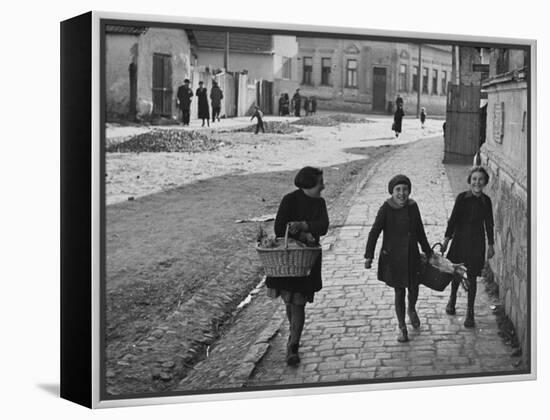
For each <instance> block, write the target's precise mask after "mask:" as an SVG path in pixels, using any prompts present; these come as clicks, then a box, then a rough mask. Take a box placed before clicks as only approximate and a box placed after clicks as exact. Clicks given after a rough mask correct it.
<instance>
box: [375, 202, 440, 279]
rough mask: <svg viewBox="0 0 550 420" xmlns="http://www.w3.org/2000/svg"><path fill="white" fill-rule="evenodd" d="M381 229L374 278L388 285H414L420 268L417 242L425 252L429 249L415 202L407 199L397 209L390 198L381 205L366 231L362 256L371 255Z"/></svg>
mask: <svg viewBox="0 0 550 420" xmlns="http://www.w3.org/2000/svg"><path fill="white" fill-rule="evenodd" d="M382 231H384V240H383V242H382V248H381V249H380V255H379V258H378V280H381V281H383V282H385V283H386V284H387V285H388V286H391V287H410V286H412V285H414V284H418V281H419V274H420V269H421V266H420V252H419V251H418V244H420V246H421V247H422V251H424V253H425V254H427V255H430V254H431V253H432V250H431V248H430V244H429V243H428V239H427V238H426V232H425V231H424V225H423V223H422V217H421V216H420V210H419V209H418V205H417V204H416V202H415V201H414V200H411V199H409V202H408V204H407V205H406V206H404V207H399V208H398V207H396V206H395V205H394V204H393V202H392V201H391V199H388V200H386V201H385V202H384V204H382V206H381V207H380V209H379V210H378V214H377V215H376V219H375V221H374V224H373V225H372V228H371V230H370V233H369V238H368V240H367V246H366V249H365V258H371V259H372V258H374V248H375V246H376V242H377V241H378V237H379V236H380V233H381V232H382Z"/></svg>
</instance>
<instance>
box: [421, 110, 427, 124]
mask: <svg viewBox="0 0 550 420" xmlns="http://www.w3.org/2000/svg"><path fill="white" fill-rule="evenodd" d="M425 122H426V108H421V109H420V124H421V127H422V128H424V123H425Z"/></svg>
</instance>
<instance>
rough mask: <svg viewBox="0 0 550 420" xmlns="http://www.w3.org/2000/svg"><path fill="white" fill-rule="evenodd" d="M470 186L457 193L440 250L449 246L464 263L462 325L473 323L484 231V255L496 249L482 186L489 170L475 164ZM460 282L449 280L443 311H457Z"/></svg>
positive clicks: (488, 201)
mask: <svg viewBox="0 0 550 420" xmlns="http://www.w3.org/2000/svg"><path fill="white" fill-rule="evenodd" d="M467 181H468V184H469V189H468V190H467V191H464V192H462V193H460V194H459V195H458V196H457V197H456V201H455V204H454V207H453V211H452V213H451V217H450V218H449V221H448V223H447V230H446V231H445V239H444V240H443V247H442V252H444V251H445V250H446V249H447V245H448V244H449V241H451V240H452V242H451V247H450V249H449V252H448V253H447V258H448V259H449V260H451V261H452V262H454V263H463V264H464V265H465V266H466V269H467V270H468V282H467V286H468V309H467V311H466V319H465V321H464V326H465V327H466V328H472V327H474V326H475V319H474V303H475V298H476V292H477V276H479V275H480V274H481V269H482V268H483V266H484V264H485V255H486V254H485V251H486V250H485V233H487V245H488V246H487V258H488V259H490V258H493V256H494V255H495V249H494V247H493V245H494V243H495V239H494V221H493V205H492V203H491V199H490V198H489V196H488V195H486V194H484V193H483V189H484V188H485V186H486V185H487V183H488V182H489V174H488V173H487V171H486V170H485V169H484V168H483V167H482V166H474V167H473V168H472V169H471V170H470V173H469V174H468V178H467ZM459 284H460V282H459V281H457V280H454V281H453V282H452V283H451V296H450V297H449V302H448V303H447V307H446V309H445V311H446V312H447V313H448V314H449V315H454V314H455V313H456V310H455V305H456V295H457V292H458V286H459Z"/></svg>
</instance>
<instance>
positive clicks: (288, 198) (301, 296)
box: [265, 166, 329, 366]
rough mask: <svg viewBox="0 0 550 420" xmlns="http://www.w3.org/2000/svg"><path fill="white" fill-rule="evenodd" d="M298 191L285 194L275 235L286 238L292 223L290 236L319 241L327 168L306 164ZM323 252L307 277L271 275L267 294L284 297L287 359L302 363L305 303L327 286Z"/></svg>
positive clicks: (324, 229)
mask: <svg viewBox="0 0 550 420" xmlns="http://www.w3.org/2000/svg"><path fill="white" fill-rule="evenodd" d="M294 185H296V187H298V189H297V190H295V191H293V192H291V193H289V194H287V195H285V196H284V197H283V199H282V201H281V203H280V205H279V210H278V211H277V216H276V218H275V226H274V227H275V235H276V236H278V237H283V236H284V235H285V229H286V226H287V224H289V235H290V236H291V237H292V238H294V239H297V240H299V241H301V242H305V243H306V244H309V245H312V244H315V245H317V244H319V240H320V237H321V236H323V235H326V233H327V231H328V226H329V219H328V212H327V205H326V203H325V200H324V198H322V197H321V191H323V189H324V188H325V185H324V182H323V171H322V170H320V169H318V168H313V167H310V166H306V167H304V168H302V169H300V171H299V172H298V174H297V175H296V177H295V179H294ZM321 266H322V254H320V255H319V257H318V258H317V260H316V261H315V263H314V265H313V268H312V269H311V272H310V274H309V275H308V276H306V277H267V278H266V282H265V283H266V286H267V288H268V289H267V293H268V295H269V296H271V297H278V296H281V298H282V299H283V301H284V302H285V305H286V315H287V318H288V322H289V324H290V336H289V338H288V343H287V354H286V362H287V364H288V365H291V366H293V365H297V364H298V363H300V357H299V354H298V349H299V345H300V338H301V336H302V331H303V328H304V322H305V305H306V303H307V302H310V303H311V302H313V298H314V295H315V292H318V291H319V290H321V288H322V287H323V284H322V278H321Z"/></svg>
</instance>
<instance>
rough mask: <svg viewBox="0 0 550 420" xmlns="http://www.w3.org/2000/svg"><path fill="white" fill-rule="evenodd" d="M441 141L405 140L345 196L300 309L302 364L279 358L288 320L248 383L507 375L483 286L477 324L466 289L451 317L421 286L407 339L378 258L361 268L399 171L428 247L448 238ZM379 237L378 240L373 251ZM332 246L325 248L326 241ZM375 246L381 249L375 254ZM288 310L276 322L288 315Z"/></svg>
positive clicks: (438, 297) (506, 355) (506, 352)
mask: <svg viewBox="0 0 550 420" xmlns="http://www.w3.org/2000/svg"><path fill="white" fill-rule="evenodd" d="M442 153H443V141H442V138H440V137H436V138H432V139H426V140H421V141H419V142H416V143H414V144H411V145H408V146H404V147H403V148H402V149H400V150H398V151H396V152H395V153H394V154H393V155H392V156H391V158H389V159H388V160H387V161H385V162H383V163H381V165H380V166H379V168H378V170H377V171H376V175H375V176H373V177H371V178H370V179H367V180H365V181H366V182H364V183H363V185H362V188H361V189H360V190H359V191H358V192H357V193H356V194H355V196H354V198H353V199H352V202H351V207H350V211H349V215H348V217H347V220H346V222H345V225H344V226H343V227H341V228H340V229H338V231H337V233H336V236H335V237H334V238H330V237H327V238H326V239H325V241H328V242H329V243H325V248H329V250H326V251H324V254H323V281H324V287H323V289H322V290H321V291H320V292H319V293H317V294H316V296H315V302H314V303H313V304H311V305H308V306H307V307H306V325H305V329H304V333H303V336H302V340H301V350H300V354H301V363H300V365H299V366H298V367H297V368H293V367H288V366H286V364H285V351H286V340H287V337H288V323H287V321H286V320H285V321H284V322H282V323H281V329H280V331H279V334H277V335H276V336H275V337H274V338H273V339H272V340H271V341H270V348H269V351H268V352H267V354H266V355H265V357H264V358H263V359H262V360H261V362H260V363H258V364H257V366H256V369H255V371H254V373H253V375H252V376H251V377H250V378H249V380H248V382H247V383H246V386H248V387H254V386H264V385H282V384H308V383H328V382H335V381H338V382H340V381H348V380H369V379H378V378H412V377H423V376H432V377H433V376H437V375H458V374H476V373H504V372H508V373H513V372H514V371H515V370H516V369H518V368H517V367H516V366H517V365H518V360H517V358H514V357H512V356H511V353H512V349H511V348H510V347H509V346H507V345H506V344H505V343H504V342H503V340H502V339H501V338H500V337H499V335H498V326H497V322H496V318H495V316H494V314H493V313H492V310H491V309H490V305H491V303H492V302H491V301H490V298H489V297H488V295H487V293H486V292H485V291H484V290H483V287H482V286H481V287H479V288H478V297H477V299H476V327H475V329H466V328H464V326H463V322H464V315H465V309H466V293H465V292H464V291H463V290H461V291H459V298H458V301H457V314H456V315H455V316H449V315H447V314H446V313H445V305H446V303H447V299H448V293H449V291H448V290H447V291H445V292H443V293H440V292H434V291H431V290H430V289H427V288H425V287H424V286H421V288H420V296H419V299H418V304H417V309H418V313H419V316H420V320H421V322H422V325H421V327H420V329H419V330H418V331H415V330H414V329H412V328H409V338H410V341H409V342H408V343H405V344H400V343H398V342H397V340H396V336H397V321H396V316H395V312H394V307H393V300H394V293H393V290H392V289H391V288H389V287H387V286H386V285H385V284H384V283H382V282H380V281H378V280H377V278H376V266H377V261H376V260H375V261H374V264H373V268H372V269H371V270H365V269H364V266H363V264H364V259H363V253H364V247H365V244H366V239H367V235H368V232H369V230H370V227H371V224H372V222H373V221H374V219H375V215H376V212H377V210H378V208H379V206H380V205H381V204H382V202H383V201H384V200H385V199H386V198H387V196H388V194H387V182H388V180H389V179H390V178H391V176H393V175H395V174H397V173H404V174H406V175H408V176H409V177H410V179H411V181H412V194H411V198H413V199H415V200H416V201H417V202H418V205H419V208H420V211H421V214H422V217H423V221H424V225H425V228H426V234H427V236H428V240H429V242H430V244H433V243H435V242H439V241H440V240H441V239H442V238H443V235H444V231H445V227H446V221H447V218H448V216H449V214H450V211H451V209H452V206H453V202H454V195H453V193H452V191H451V187H450V184H449V180H448V178H447V175H446V172H445V168H444V166H443V164H442V163H441V162H442ZM380 243H381V239H379V242H378V246H377V250H378V249H379V246H380ZM329 245H330V247H329ZM377 252H378V251H377ZM283 314H284V307H283V306H282V305H281V307H280V311H279V312H278V313H277V314H276V315H275V317H276V318H275V319H274V322H281V319H284V315H283Z"/></svg>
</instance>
